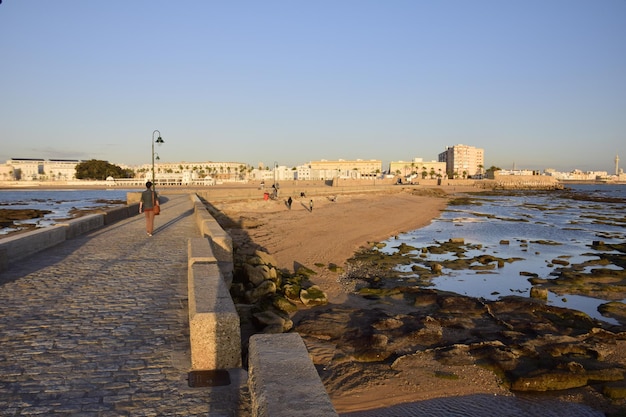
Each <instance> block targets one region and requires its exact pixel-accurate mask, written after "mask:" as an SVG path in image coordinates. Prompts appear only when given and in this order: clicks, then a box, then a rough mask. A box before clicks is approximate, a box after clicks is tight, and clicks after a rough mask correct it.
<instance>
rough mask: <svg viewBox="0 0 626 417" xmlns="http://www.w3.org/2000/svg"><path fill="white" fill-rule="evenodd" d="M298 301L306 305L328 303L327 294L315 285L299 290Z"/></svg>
mask: <svg viewBox="0 0 626 417" xmlns="http://www.w3.org/2000/svg"><path fill="white" fill-rule="evenodd" d="M300 301H302V304H304V305H305V306H307V307H312V306H320V305H325V304H328V296H327V295H326V293H325V292H324V291H322V290H321V289H320V287H318V286H317V285H313V286H312V287H310V288H308V289H306V290H305V289H303V290H300Z"/></svg>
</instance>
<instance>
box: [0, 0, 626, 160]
mask: <svg viewBox="0 0 626 417" xmlns="http://www.w3.org/2000/svg"><path fill="white" fill-rule="evenodd" d="M155 129H158V130H159V131H160V132H161V134H162V137H163V139H164V140H165V144H164V145H162V146H161V147H157V153H158V154H159V156H160V158H161V160H162V161H163V162H178V161H188V162H196V161H205V160H212V161H238V162H245V163H249V164H252V165H254V166H256V165H257V164H258V163H259V162H263V163H265V164H266V165H271V164H273V163H274V161H276V162H278V163H279V164H281V165H297V164H301V163H306V162H308V161H310V160H317V159H339V158H343V159H356V158H361V159H381V160H382V161H383V163H384V164H385V166H386V164H387V163H388V162H389V161H390V160H405V161H407V160H411V159H412V158H414V157H421V158H423V159H424V160H427V161H429V160H433V159H437V155H438V154H439V153H440V152H442V151H444V150H445V148H446V146H450V145H456V144H465V145H472V146H476V147H480V148H484V149H485V165H486V166H487V167H489V166H492V165H495V166H499V167H501V168H511V167H512V166H513V164H515V166H516V167H517V168H530V169H544V168H556V169H559V170H564V171H568V170H571V169H574V168H578V169H582V170H606V171H609V172H613V170H614V163H613V159H614V158H615V155H616V154H619V155H620V157H621V158H622V161H623V163H622V164H621V166H622V167H626V1H625V0H519V1H518V0H472V1H469V0H437V1H435V0H432V1H431V0H429V1H419V0H406V1H404V0H389V1H387V0H375V1H372V0H332V1H331V0H315V1H296V0H284V1H272V0H264V1H257V0H254V1H252V0H250V1H237V0H232V1H231V0H229V1H211V0H197V1H191V0H190V1H185V0H180V1H172V0H169V1H160V0H150V1H143V0H123V1H122V0H109V1H86V0H56V1H52V0H28V1H26V0H4V1H2V4H0V163H3V162H4V161H5V160H6V159H9V158H12V157H16V158H17V157H20V158H25V157H30V158H46V159H48V158H71V159H92V158H95V159H105V160H109V161H110V162H113V163H118V164H142V163H148V162H150V156H151V140H152V133H153V131H154V130H155Z"/></svg>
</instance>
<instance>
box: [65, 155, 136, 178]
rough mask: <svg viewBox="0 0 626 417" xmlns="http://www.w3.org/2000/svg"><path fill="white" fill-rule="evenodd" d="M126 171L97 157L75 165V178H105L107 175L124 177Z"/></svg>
mask: <svg viewBox="0 0 626 417" xmlns="http://www.w3.org/2000/svg"><path fill="white" fill-rule="evenodd" d="M127 173H128V172H127V171H124V170H123V169H122V168H120V167H119V166H117V165H113V164H110V163H108V162H107V161H100V160H97V159H92V160H90V161H85V162H81V163H79V164H77V165H76V178H78V179H80V180H106V179H107V177H113V178H124V177H125V175H126V174H127Z"/></svg>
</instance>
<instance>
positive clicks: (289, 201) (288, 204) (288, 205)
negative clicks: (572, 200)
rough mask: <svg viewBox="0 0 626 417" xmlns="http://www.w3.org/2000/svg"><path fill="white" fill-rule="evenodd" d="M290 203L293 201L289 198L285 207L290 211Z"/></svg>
mask: <svg viewBox="0 0 626 417" xmlns="http://www.w3.org/2000/svg"><path fill="white" fill-rule="evenodd" d="M291 203H293V200H292V199H291V197H289V198H288V199H287V207H289V210H291Z"/></svg>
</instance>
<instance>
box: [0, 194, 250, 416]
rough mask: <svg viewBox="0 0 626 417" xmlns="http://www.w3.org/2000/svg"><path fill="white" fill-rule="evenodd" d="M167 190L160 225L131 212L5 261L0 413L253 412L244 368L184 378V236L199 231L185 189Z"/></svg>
mask: <svg viewBox="0 0 626 417" xmlns="http://www.w3.org/2000/svg"><path fill="white" fill-rule="evenodd" d="M163 200H165V201H164V204H163V205H162V209H163V211H162V214H161V215H160V216H158V217H157V218H156V221H155V232H154V235H153V236H152V237H149V236H147V235H146V233H145V221H144V217H143V215H140V216H134V217H132V218H129V219H126V220H123V221H121V222H118V223H115V224H113V225H111V226H108V227H105V228H102V229H99V230H96V231H94V232H91V233H89V234H86V235H83V236H79V237H78V238H76V239H73V240H69V241H66V242H65V243H63V244H61V245H58V246H56V247H54V248H51V249H49V250H46V251H43V252H40V253H39V254H36V255H35V256H33V257H31V258H28V259H26V260H24V261H22V262H20V264H19V265H15V266H13V267H11V268H10V269H9V270H7V271H4V272H2V273H0V415H1V416H34V415H42V416H53V415H62V416H69V415H71V416H87V417H88V416H229V417H235V416H246V415H247V414H248V413H247V410H246V407H247V405H246V404H243V403H245V402H246V400H243V401H242V400H240V395H239V382H240V381H244V380H245V372H243V371H242V372H241V373H238V372H235V375H234V378H233V374H231V378H233V383H231V385H230V386H227V387H213V388H190V387H189V386H188V383H187V374H188V372H189V370H190V358H189V328H188V317H187V314H188V312H187V238H188V237H192V236H199V235H200V232H199V231H198V229H197V227H196V225H195V222H194V221H193V212H192V204H191V201H190V199H189V196H187V195H172V196H169V198H168V196H167V195H166V196H165V197H164V198H163ZM238 380H239V381H238ZM244 384H245V381H244ZM244 391H245V390H244Z"/></svg>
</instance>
